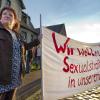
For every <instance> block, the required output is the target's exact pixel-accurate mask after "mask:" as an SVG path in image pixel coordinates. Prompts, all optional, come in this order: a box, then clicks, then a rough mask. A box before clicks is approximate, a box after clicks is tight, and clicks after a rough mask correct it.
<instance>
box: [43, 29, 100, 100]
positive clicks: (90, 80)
mask: <svg viewBox="0 0 100 100" xmlns="http://www.w3.org/2000/svg"><path fill="white" fill-rule="evenodd" d="M42 75H43V76H42V79H43V100H59V99H62V98H65V97H68V96H71V95H73V94H76V93H80V92H82V91H84V90H87V89H89V88H92V87H93V86H96V85H99V84H100V43H95V44H93V43H92V44H89V43H88V44H87V43H82V42H78V41H75V40H72V39H70V38H66V37H64V36H62V35H60V34H56V33H55V32H53V31H51V30H49V29H47V28H43V40H42Z"/></svg>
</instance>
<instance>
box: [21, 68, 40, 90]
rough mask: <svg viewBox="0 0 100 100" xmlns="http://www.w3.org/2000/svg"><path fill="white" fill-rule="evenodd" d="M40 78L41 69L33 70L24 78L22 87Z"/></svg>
mask: <svg viewBox="0 0 100 100" xmlns="http://www.w3.org/2000/svg"><path fill="white" fill-rule="evenodd" d="M40 78H41V70H33V71H32V72H30V73H29V74H26V75H25V77H24V78H23V79H22V85H21V86H20V87H23V86H25V85H27V84H29V83H31V82H33V81H36V80H38V79H40ZM20 87H19V88H20Z"/></svg>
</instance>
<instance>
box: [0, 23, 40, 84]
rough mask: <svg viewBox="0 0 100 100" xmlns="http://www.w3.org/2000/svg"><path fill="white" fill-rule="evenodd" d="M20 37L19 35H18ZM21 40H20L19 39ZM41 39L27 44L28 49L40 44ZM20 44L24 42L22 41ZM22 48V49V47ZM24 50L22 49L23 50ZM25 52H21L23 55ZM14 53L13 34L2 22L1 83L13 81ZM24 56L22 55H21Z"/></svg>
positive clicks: (0, 29) (0, 33)
mask: <svg viewBox="0 0 100 100" xmlns="http://www.w3.org/2000/svg"><path fill="white" fill-rule="evenodd" d="M17 38H18V36H17ZM19 42H20V41H19ZM39 43H40V42H39V40H37V39H36V40H34V41H33V42H31V43H29V44H25V43H24V46H25V48H26V49H30V48H32V47H34V46H37V45H38V44H39ZM20 44H22V43H21V42H20ZM20 49H22V48H21V47H20ZM21 51H22V50H21ZM22 54H23V53H22V52H21V55H22ZM12 55H13V40H12V36H11V34H10V33H9V31H7V30H6V29H5V28H4V27H3V25H2V24H1V23H0V84H2V85H7V84H9V83H10V82H11V70H12ZM21 57H22V56H21ZM22 62H23V61H21V64H20V65H21V66H20V67H21V68H20V69H21V72H20V73H22V72H23V70H24V68H23V63H22Z"/></svg>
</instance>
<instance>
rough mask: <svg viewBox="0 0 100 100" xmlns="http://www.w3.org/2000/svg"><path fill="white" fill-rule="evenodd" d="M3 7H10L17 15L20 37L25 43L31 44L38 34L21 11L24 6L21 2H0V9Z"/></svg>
mask: <svg viewBox="0 0 100 100" xmlns="http://www.w3.org/2000/svg"><path fill="white" fill-rule="evenodd" d="M5 6H11V7H12V8H13V9H14V10H15V11H16V13H17V17H18V20H19V22H20V30H19V33H20V37H21V39H22V40H23V41H25V42H27V43H28V42H31V41H33V40H34V39H36V38H37V37H38V33H37V32H35V30H34V27H33V25H32V23H31V18H30V17H29V16H28V15H27V14H26V13H25V12H24V11H23V10H25V5H24V3H23V0H0V9H2V8H3V7H5Z"/></svg>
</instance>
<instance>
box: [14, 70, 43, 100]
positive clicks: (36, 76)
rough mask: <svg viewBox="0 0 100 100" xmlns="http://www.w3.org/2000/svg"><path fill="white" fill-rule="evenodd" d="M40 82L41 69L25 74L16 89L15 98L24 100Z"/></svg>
mask: <svg viewBox="0 0 100 100" xmlns="http://www.w3.org/2000/svg"><path fill="white" fill-rule="evenodd" d="M40 84H41V70H33V71H32V72H30V73H29V74H26V75H25V77H24V78H23V79H22V85H21V86H20V87H19V88H18V89H17V92H16V98H17V100H25V98H26V97H28V96H29V95H30V93H31V92H32V91H33V92H34V91H36V89H38V88H40Z"/></svg>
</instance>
